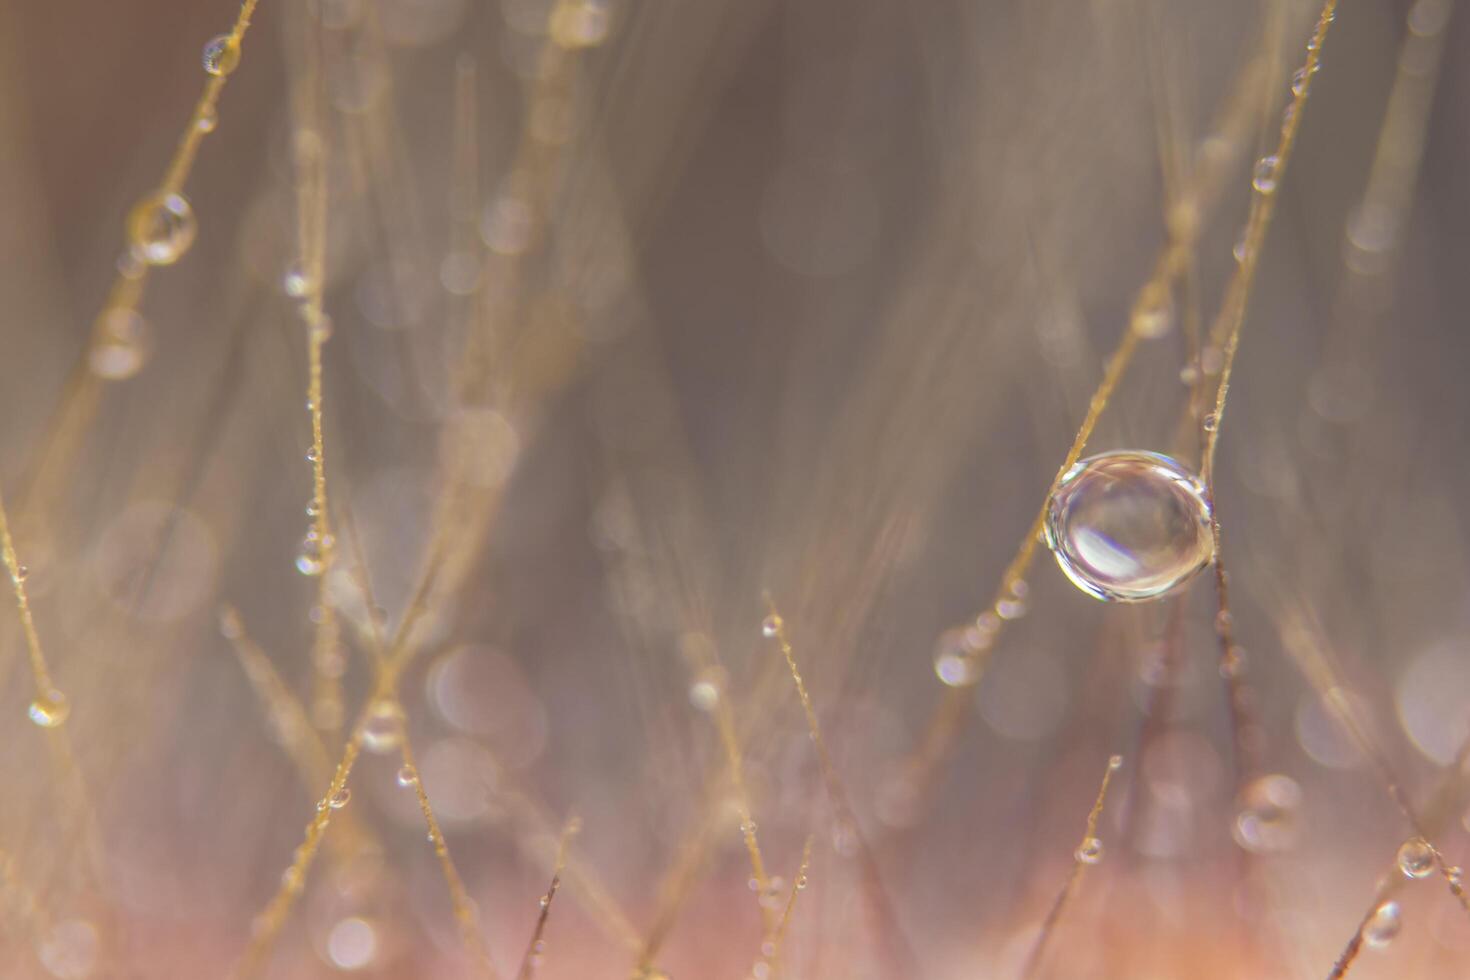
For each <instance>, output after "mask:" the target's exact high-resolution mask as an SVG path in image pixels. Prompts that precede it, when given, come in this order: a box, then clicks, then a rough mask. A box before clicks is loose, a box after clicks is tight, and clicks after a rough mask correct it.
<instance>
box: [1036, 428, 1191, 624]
mask: <svg viewBox="0 0 1470 980" xmlns="http://www.w3.org/2000/svg"><path fill="white" fill-rule="evenodd" d="M1046 543H1047V546H1048V547H1050V548H1051V550H1052V553H1053V554H1055V555H1056V558H1057V564H1058V565H1060V566H1061V567H1062V571H1063V572H1065V573H1066V575H1067V577H1068V578H1070V579H1071V580H1072V582H1073V584H1075V585H1076V586H1077V587H1078V588H1079V589H1081V590H1082V591H1083V592H1086V593H1087V594H1088V595H1090V596H1094V597H1096V598H1098V599H1103V600H1110V601H1116V602H1143V601H1145V600H1148V599H1157V598H1159V597H1160V596H1164V595H1167V594H1169V593H1170V592H1173V591H1174V590H1175V589H1178V588H1180V587H1181V586H1183V585H1184V584H1185V583H1186V582H1188V581H1189V580H1190V579H1191V578H1193V577H1194V576H1195V575H1196V574H1197V573H1198V572H1199V571H1200V570H1201V569H1203V568H1204V567H1205V566H1206V565H1208V564H1209V563H1210V560H1211V559H1212V558H1213V557H1214V554H1215V546H1214V539H1213V537H1212V536H1211V532H1210V505H1209V502H1208V498H1207V497H1206V494H1205V488H1204V485H1203V484H1201V483H1200V481H1199V478H1198V477H1196V476H1195V475H1194V474H1193V473H1191V472H1190V471H1189V470H1188V469H1187V468H1185V467H1184V466H1183V465H1181V464H1180V463H1178V462H1177V461H1175V460H1173V459H1170V458H1169V457H1168V456H1161V455H1159V454H1158V453H1148V452H1139V451H1135V450H1127V451H1120V452H1112V453H1103V454H1102V455H1100V456H1093V457H1092V458H1090V459H1084V460H1082V461H1081V462H1079V463H1078V464H1077V465H1076V466H1074V467H1072V468H1071V469H1070V470H1068V471H1067V473H1066V474H1065V475H1064V476H1063V477H1062V480H1061V482H1060V483H1058V484H1057V488H1056V491H1055V492H1054V493H1053V494H1052V496H1051V500H1050V502H1049V503H1048V504H1047V511H1046Z"/></svg>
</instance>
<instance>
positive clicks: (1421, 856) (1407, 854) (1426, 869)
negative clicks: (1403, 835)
mask: <svg viewBox="0 0 1470 980" xmlns="http://www.w3.org/2000/svg"><path fill="white" fill-rule="evenodd" d="M1398 862H1399V870H1400V871H1402V872H1403V873H1404V877H1406V878H1427V877H1429V876H1430V875H1432V874H1434V848H1432V847H1430V846H1429V842H1428V841H1427V840H1425V839H1424V838H1422V837H1411V838H1409V839H1408V840H1406V841H1404V844H1403V846H1402V847H1400V848H1399V854H1398Z"/></svg>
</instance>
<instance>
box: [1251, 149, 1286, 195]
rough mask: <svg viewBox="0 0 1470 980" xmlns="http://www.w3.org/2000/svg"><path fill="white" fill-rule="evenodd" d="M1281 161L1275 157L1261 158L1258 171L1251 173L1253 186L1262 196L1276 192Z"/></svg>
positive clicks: (1258, 161)
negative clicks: (1277, 173) (1277, 172)
mask: <svg viewBox="0 0 1470 980" xmlns="http://www.w3.org/2000/svg"><path fill="white" fill-rule="evenodd" d="M1280 163H1281V161H1280V160H1278V159H1277V158H1276V157H1274V156H1266V157H1261V159H1259V160H1257V161H1256V169H1255V170H1253V171H1252V172H1251V186H1252V187H1254V188H1255V189H1256V190H1257V191H1259V192H1260V193H1262V194H1272V193H1274V192H1275V191H1276V170H1277V168H1278V166H1279V165H1280Z"/></svg>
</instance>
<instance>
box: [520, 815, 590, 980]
mask: <svg viewBox="0 0 1470 980" xmlns="http://www.w3.org/2000/svg"><path fill="white" fill-rule="evenodd" d="M581 829H582V821H580V820H579V819H577V818H576V817H572V818H571V819H570V820H568V821H567V823H566V826H565V827H563V828H562V832H561V840H560V841H559V842H558V843H557V846H556V865H555V866H554V867H553V868H552V870H551V884H549V885H547V886H546V894H545V895H542V896H541V903H540V906H541V911H540V914H538V915H537V916H536V928H535V929H533V930H532V932H531V941H530V942H528V943H527V944H526V952H525V955H523V956H522V957H521V966H520V969H518V970H517V971H516V980H531V977H532V976H533V975H535V973H536V968H537V967H538V966H539V965H540V964H541V959H542V957H543V955H544V954H545V952H546V941H545V939H544V938H543V937H544V936H545V934H546V920H547V919H549V918H550V917H551V903H552V902H554V901H556V891H557V889H558V888H560V887H561V873H562V871H564V870H565V869H566V866H567V849H568V848H569V847H570V846H571V843H572V838H573V837H575V836H576V835H577V833H578V831H580V830H581Z"/></svg>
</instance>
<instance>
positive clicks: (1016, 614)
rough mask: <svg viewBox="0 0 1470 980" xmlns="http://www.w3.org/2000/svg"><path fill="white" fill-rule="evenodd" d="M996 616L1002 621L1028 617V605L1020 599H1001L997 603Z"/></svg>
mask: <svg viewBox="0 0 1470 980" xmlns="http://www.w3.org/2000/svg"><path fill="white" fill-rule="evenodd" d="M995 614H996V615H997V616H999V617H1000V618H1001V619H1007V620H1009V619H1020V618H1021V617H1022V616H1024V615H1026V603H1024V602H1022V601H1021V600H1020V599H999V600H997V601H996V603H995Z"/></svg>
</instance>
